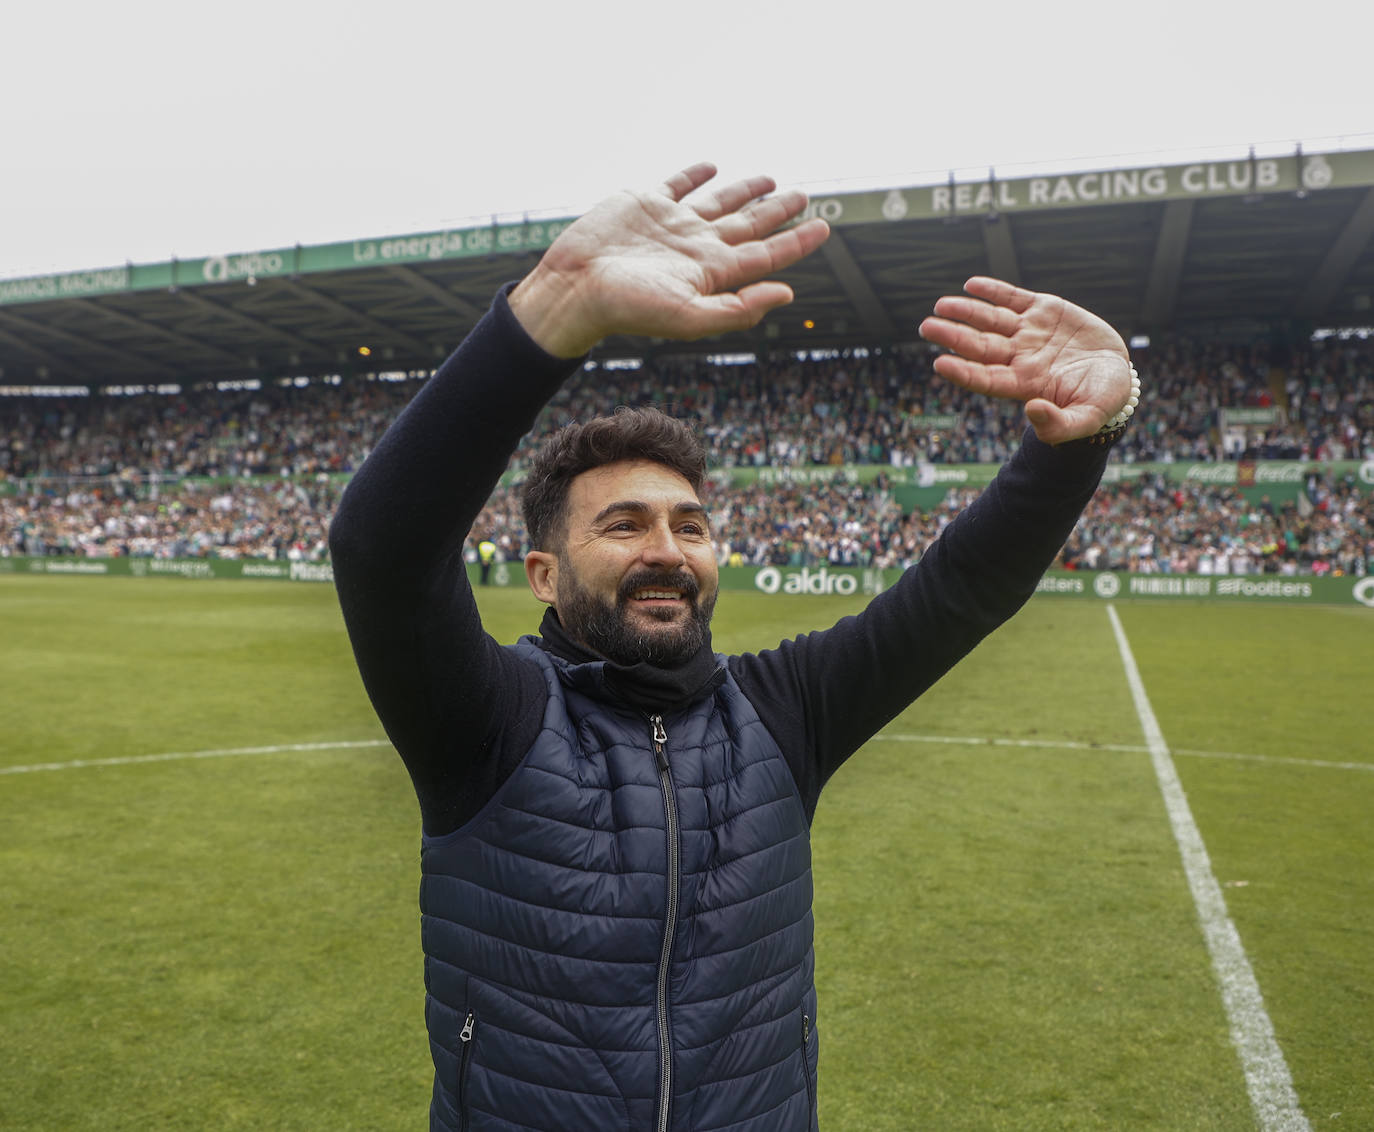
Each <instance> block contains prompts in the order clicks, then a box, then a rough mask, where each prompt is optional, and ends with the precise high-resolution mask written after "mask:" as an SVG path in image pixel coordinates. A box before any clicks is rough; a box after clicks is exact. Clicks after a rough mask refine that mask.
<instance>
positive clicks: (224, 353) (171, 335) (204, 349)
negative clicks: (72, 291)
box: [75, 299, 246, 367]
mask: <svg viewBox="0 0 1374 1132" xmlns="http://www.w3.org/2000/svg"><path fill="white" fill-rule="evenodd" d="M75 301H76V302H79V303H82V304H84V305H86V306H89V307H91V308H92V309H94V310H98V311H99V312H100V313H101V314H102V315H103V316H104V317H106V318H109V319H112V320H114V321H115V322H118V323H122V324H123V325H125V326H131V327H133V328H134V329H136V330H148V331H152V333H154V334H156V335H158V336H159V337H162V338H166V339H167V340H168V341H169V342H174V343H176V344H177V345H178V346H181V347H184V348H186V349H189V350H191V351H193V356H194V352H197V351H198V352H200V353H202V354H211V355H213V356H214V357H217V358H221V359H223V360H225V361H228V362H232V363H233V364H234V365H236V366H242V365H244V364H245V362H246V359H244V358H241V357H240V356H239V355H238V354H232V353H230V352H229V351H228V350H222V349H220V348H219V347H218V346H214V345H212V344H211V343H209V342H202V341H200V340H199V339H198V338H191V337H189V336H188V335H185V334H178V333H177V332H176V331H175V330H168V329H167V327H165V326H162V325H161V324H159V323H156V322H153V321H152V320H151V319H146V318H136V317H135V316H134V315H131V314H125V313H124V312H123V311H122V310H117V309H115V308H114V307H112V306H107V305H106V304H105V303H102V302H100V301H99V300H98V299H77V300H75ZM186 365H187V367H190V366H192V365H194V363H193V362H191V361H187V363H186Z"/></svg>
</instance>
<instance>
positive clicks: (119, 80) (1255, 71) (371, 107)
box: [0, 0, 1374, 278]
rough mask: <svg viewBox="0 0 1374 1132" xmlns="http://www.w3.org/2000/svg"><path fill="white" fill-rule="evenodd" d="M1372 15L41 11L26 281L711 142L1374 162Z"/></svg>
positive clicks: (990, 7) (638, 6) (1206, 5)
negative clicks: (1254, 154)
mask: <svg viewBox="0 0 1374 1132" xmlns="http://www.w3.org/2000/svg"><path fill="white" fill-rule="evenodd" d="M1371 32H1374V5H1370V4H1369V3H1368V2H1367V0H1359V2H1351V0H1339V2H1338V0H1307V2H1305V3H1303V4H1302V5H1300V6H1291V5H1282V6H1279V5H1268V4H1251V5H1240V4H1237V3H1234V2H1226V3H1221V2H1219V0H1191V2H1186V3H1176V2H1173V0H1167V2H1159V0H1144V2H1137V3H1132V4H1115V3H1111V2H1110V0H1095V2H1077V0H1074V2H1055V0H1046V2H1042V3H1033V2H1027V3H1021V4H1011V3H1005V2H1003V0H983V2H980V3H964V4H961V3H958V2H955V3H950V2H947V0H946V2H942V3H921V2H919V0H829V2H825V3H816V2H812V0H806V2H803V3H794V4H791V5H788V4H786V3H782V2H779V0H769V2H767V3H754V2H752V0H732V2H730V3H720V2H716V3H686V4H683V3H677V4H672V5H668V4H663V3H656V2H655V0H585V2H584V3H581V4H575V3H545V2H528V3H520V2H518V0H504V2H503V0H490V2H487V3H482V4H473V3H468V2H466V0H450V2H448V3H438V2H432V0H381V2H374V3H356V2H353V0H333V2H331V3H328V4H325V3H319V2H311V3H303V2H300V0H238V2H236V3H233V4H215V5H204V4H196V3H187V2H186V0H176V2H170V0H123V2H121V3H117V4H116V3H110V2H109V0H99V2H93V0H71V2H67V3H19V2H17V0H16V2H12V3H6V4H4V5H2V6H0V76H3V77H2V78H0V89H2V90H3V97H2V98H0V278H5V277H14V276H22V275H28V274H37V273H44V272H51V271H66V270H73V269H78V268H90V267H101V266H111V265H115V264H120V263H123V262H125V261H126V260H132V261H133V262H137V263H143V262H155V261H162V260H167V259H169V258H171V257H172V256H173V255H176V256H179V257H192V256H199V255H208V254H215V253H227V252H241V251H252V250H258V249H263V248H269V247H280V246H284V245H290V244H294V243H296V242H300V243H304V244H313V243H323V242H328V241H332V240H347V239H353V238H358V237H364V236H381V235H389V234H394V233H401V232H415V231H422V230H426V229H430V228H436V227H441V226H445V225H457V224H460V223H462V222H463V221H465V220H468V219H472V218H476V217H482V216H487V215H489V214H491V213H493V212H496V213H519V212H521V211H524V210H531V211H546V210H553V211H556V212H559V213H561V214H566V215H570V214H572V213H575V212H580V211H581V210H583V209H584V208H586V207H587V206H588V205H590V204H592V203H594V202H595V201H596V200H597V199H599V198H600V197H601V196H603V195H605V194H606V193H607V192H610V191H612V190H614V189H617V188H620V187H622V186H625V185H649V184H653V183H655V182H656V181H658V180H660V179H661V178H662V177H663V176H665V175H666V174H668V173H670V172H672V171H673V170H675V169H677V168H680V167H681V166H683V165H685V164H688V163H690V162H692V161H696V160H701V159H705V160H712V161H715V162H716V163H717V164H719V165H720V166H721V169H722V175H723V176H742V175H745V174H748V173H754V172H767V173H771V174H772V175H774V176H775V177H777V178H778V179H779V180H780V181H781V182H783V183H785V184H801V185H803V186H804V187H809V188H813V189H814V188H819V187H832V188H834V187H837V186H843V187H850V188H862V187H868V186H871V185H874V184H883V185H908V184H917V183H924V182H928V181H930V180H932V179H938V178H942V177H943V176H944V175H945V173H946V171H947V170H950V169H956V170H960V171H964V172H968V173H970V174H974V173H980V174H981V173H985V172H986V170H987V168H988V166H990V165H992V166H996V167H997V168H998V170H999V171H1001V172H1003V173H1004V175H1016V174H1017V173H1018V167H1019V171H1020V172H1022V173H1024V171H1025V169H1024V167H1025V166H1026V165H1027V164H1032V165H1035V166H1037V167H1039V168H1041V169H1045V170H1052V169H1056V168H1061V169H1069V168H1074V167H1080V166H1083V165H1084V164H1088V165H1093V166H1097V165H1103V166H1106V165H1112V164H1123V163H1125V164H1136V163H1137V161H1136V160H1135V159H1136V158H1137V157H1141V158H1143V159H1144V160H1147V161H1148V160H1163V159H1165V158H1191V157H1194V156H1196V157H1202V156H1229V155H1231V154H1241V153H1244V151H1245V148H1246V146H1247V145H1248V144H1250V143H1256V144H1257V145H1259V146H1260V147H1261V149H1265V150H1269V151H1274V150H1276V149H1279V148H1281V147H1288V148H1290V149H1291V143H1292V142H1293V141H1295V140H1299V139H1301V140H1304V141H1306V142H1308V143H1309V146H1308V148H1309V149H1322V148H1330V149H1334V148H1374V85H1371V80H1370V63H1369V54H1368V53H1369V43H1370V42H1371ZM1318 142H1323V143H1325V144H1311V143H1318ZM1146 155H1149V156H1146ZM1085 159H1092V160H1086V161H1085Z"/></svg>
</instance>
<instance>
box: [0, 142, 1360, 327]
mask: <svg viewBox="0 0 1374 1132" xmlns="http://www.w3.org/2000/svg"><path fill="white" fill-rule="evenodd" d="M1370 185H1374V151H1369V150H1351V151H1345V152H1339V153H1310V154H1301V155H1299V154H1298V153H1297V152H1294V153H1292V154H1288V155H1285V156H1279V157H1255V158H1242V159H1240V160H1226V161H1200V162H1194V163H1192V164H1188V165H1149V166H1137V167H1133V168H1126V169H1098V170H1088V171H1081V172H1077V173H1064V174H1047V175H1043V176H1035V177H1012V178H1005V179H1003V178H999V177H997V176H996V175H995V173H990V174H989V175H988V177H987V178H985V179H980V180H976V181H955V180H953V179H951V180H950V181H948V182H945V183H942V184H937V185H923V186H916V187H912V188H902V189H896V188H894V189H878V190H874V191H867V192H855V193H832V194H824V193H822V194H819V195H816V194H813V199H812V201H811V203H810V205H809V206H808V209H807V215H809V216H820V217H823V218H824V219H826V220H827V221H829V222H830V224H831V225H832V226H836V227H844V226H846V225H853V224H875V223H898V222H901V221H912V220H942V219H946V218H948V217H951V216H959V215H981V214H986V213H990V212H997V213H1013V212H1035V211H1042V210H1045V209H1059V208H1081V207H1084V206H1090V205H1097V204H1120V203H1127V202H1132V201H1167V200H1195V199H1199V198H1207V197H1228V196H1253V195H1257V194H1264V193H1295V192H1299V191H1302V192H1309V193H1315V192H1321V191H1322V190H1324V189H1337V188H1351V187H1362V186H1370ZM574 219H576V218H575V217H560V218H558V219H554V220H528V219H525V220H521V221H519V222H506V223H503V222H500V221H499V220H496V219H494V220H493V221H492V222H491V223H489V224H478V225H473V226H470V227H462V228H445V229H442V230H439V231H433V232H417V233H413V234H410V235H402V236H386V237H377V238H372V239H365V240H352V241H349V242H347V243H337V244H318V245H313V246H310V247H305V246H302V245H299V244H297V245H295V246H294V247H286V248H270V249H267V250H262V251H252V252H239V253H232V254H230V253H226V254H224V255H214V256H206V257H205V258H203V259H188V260H173V261H171V262H170V263H153V264H126V265H124V266H122V267H109V268H104V269H100V270H95V271H71V272H66V273H63V274H59V275H40V276H32V277H29V278H25V279H0V306H4V305H7V304H15V303H36V302H44V301H50V300H53V299H65V298H75V297H85V296H90V295H108V294H112V293H115V292H119V291H145V290H154V289H159V288H161V289H165V288H168V287H198V286H212V285H214V284H217V283H229V282H235V281H256V280H258V279H270V278H273V277H274V276H283V275H284V276H291V275H309V274H313V273H316V272H323V271H346V270H351V269H354V268H366V267H378V266H386V265H392V264H414V263H425V262H428V261H431V260H440V259H444V260H451V259H464V258H468V257H472V256H489V255H499V254H502V253H515V252H530V251H543V250H544V249H545V248H547V247H548V246H549V245H550V244H551V243H553V241H554V239H555V238H556V237H557V236H558V234H559V233H560V232H562V231H563V229H564V228H566V227H567V226H568V225H569V224H571V223H572V221H573V220H574Z"/></svg>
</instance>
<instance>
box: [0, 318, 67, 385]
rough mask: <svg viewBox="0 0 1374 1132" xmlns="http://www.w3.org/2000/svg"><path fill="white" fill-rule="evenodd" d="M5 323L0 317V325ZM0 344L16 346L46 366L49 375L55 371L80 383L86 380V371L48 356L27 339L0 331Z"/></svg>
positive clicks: (64, 360)
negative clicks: (6, 343) (5, 343)
mask: <svg viewBox="0 0 1374 1132" xmlns="http://www.w3.org/2000/svg"><path fill="white" fill-rule="evenodd" d="M5 321H6V319H5V318H4V316H0V324H3V323H4V322H5ZM0 342H8V343H10V345H12V346H18V347H19V349H21V350H23V351H24V352H25V353H26V354H31V355H33V356H34V357H35V358H37V359H38V360H39V361H40V362H41V363H42V364H43V365H45V366H47V367H48V369H49V371H50V373H51V371H57V373H58V374H59V376H64V377H65V376H71V377H73V378H79V379H80V380H82V381H85V380H87V375H86V371H85V370H83V369H82V368H81V367H80V366H78V365H77V364H76V363H75V362H73V361H72V360H71V359H70V358H64V357H60V356H59V355H57V354H50V353H48V351H47V350H44V349H42V348H41V347H38V346H35V345H34V344H33V343H32V342H30V341H29V340H28V339H27V338H21V337H19V336H18V335H17V334H11V333H10V332H9V331H7V330H0Z"/></svg>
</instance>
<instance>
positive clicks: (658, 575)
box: [615, 570, 701, 605]
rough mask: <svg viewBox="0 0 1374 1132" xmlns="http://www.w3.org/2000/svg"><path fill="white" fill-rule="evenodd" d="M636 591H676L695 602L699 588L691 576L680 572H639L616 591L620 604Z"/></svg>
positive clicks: (629, 577)
mask: <svg viewBox="0 0 1374 1132" xmlns="http://www.w3.org/2000/svg"><path fill="white" fill-rule="evenodd" d="M636 590H678V591H680V592H681V593H682V596H683V597H685V598H686V599H687V600H688V601H689V602H695V601H696V599H697V595H698V594H700V593H701V587H700V586H699V585H697V580H696V579H695V578H694V577H692V575H691V574H688V573H686V572H685V571H680V570H640V571H638V572H636V573H634V574H631V575H629V576H628V577H627V578H626V579H625V580H624V581H622V582H621V583H620V586H619V588H618V589H617V590H616V595H615V596H616V600H617V601H618V602H619V603H620V604H622V605H623V604H624V603H625V602H628V601H629V600H630V598H631V597H632V596H633V595H634V593H635V591H636Z"/></svg>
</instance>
